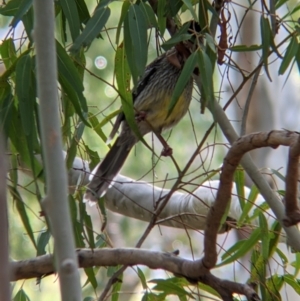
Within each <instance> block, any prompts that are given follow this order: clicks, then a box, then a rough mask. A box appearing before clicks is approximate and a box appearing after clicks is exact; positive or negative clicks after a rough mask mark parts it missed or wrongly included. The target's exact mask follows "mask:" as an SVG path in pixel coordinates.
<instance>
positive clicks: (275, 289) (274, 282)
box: [265, 274, 284, 301]
mask: <svg viewBox="0 0 300 301" xmlns="http://www.w3.org/2000/svg"><path fill="white" fill-rule="evenodd" d="M283 283H284V279H283V277H282V276H278V275H277V274H274V275H272V277H269V278H268V279H267V281H266V282H265V285H266V293H267V294H266V299H265V300H267V301H269V300H270V301H273V300H276V301H281V300H282V299H281V294H280V290H281V288H282V285H283Z"/></svg>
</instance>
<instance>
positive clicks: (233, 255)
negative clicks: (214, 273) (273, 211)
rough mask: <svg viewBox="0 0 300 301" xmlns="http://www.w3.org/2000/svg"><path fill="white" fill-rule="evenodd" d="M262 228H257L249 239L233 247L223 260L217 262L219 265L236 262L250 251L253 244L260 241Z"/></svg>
mask: <svg viewBox="0 0 300 301" xmlns="http://www.w3.org/2000/svg"><path fill="white" fill-rule="evenodd" d="M260 236H261V234H260V229H259V228H258V229H255V230H254V231H253V232H252V233H251V236H250V237H249V238H248V239H247V240H242V241H239V242H237V243H236V244H235V245H234V246H233V247H231V248H230V249H229V250H228V251H227V252H226V253H225V254H224V255H223V256H222V260H223V261H222V262H220V263H219V264H217V265H216V266H217V267H220V266H223V265H226V264H229V263H231V262H234V261H235V260H237V259H239V258H240V257H241V256H243V255H245V254H246V253H248V252H249V251H250V250H251V249H252V248H253V246H254V245H255V244H256V243H257V242H258V241H259V239H260Z"/></svg>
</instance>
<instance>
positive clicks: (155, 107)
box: [85, 48, 193, 201]
mask: <svg viewBox="0 0 300 301" xmlns="http://www.w3.org/2000/svg"><path fill="white" fill-rule="evenodd" d="M176 51H177V50H176V49H175V48H172V49H171V50H169V51H167V52H166V53H164V54H162V55H161V56H159V57H158V58H157V59H155V60H154V61H153V62H152V63H150V64H149V65H148V66H147V67H146V70H145V74H144V76H143V77H142V78H141V80H140V81H139V83H138V85H137V87H136V89H135V90H134V91H133V94H132V95H133V101H134V107H135V109H136V110H137V112H142V113H143V114H145V120H146V121H145V120H141V121H138V122H137V125H138V128H139V131H140V133H141V135H142V136H143V135H146V134H147V133H149V132H151V131H152V129H153V130H154V131H155V132H158V133H160V132H162V131H163V130H165V129H169V128H171V127H173V126H174V125H176V124H177V123H178V122H179V121H180V119H181V118H182V117H183V116H184V115H185V114H186V112H187V111H188V108H189V105H190V101H191V99H192V90H193V79H192V77H191V78H190V79H189V81H188V83H187V85H186V87H185V89H184V91H183V93H182V95H181V96H180V97H179V99H178V101H177V104H176V106H175V107H174V109H173V111H172V112H171V114H170V115H169V116H168V109H169V104H170V101H171V97H172V94H173V91H174V88H175V85H176V82H177V80H178V78H179V76H180V74H181V70H182V69H181V68H178V67H177V66H175V65H174V64H172V63H171V61H170V59H169V58H170V56H172V55H174V54H175V55H176ZM149 123H150V124H151V126H149ZM120 125H121V133H120V135H119V137H118V138H117V140H116V141H115V143H114V144H113V146H112V147H111V149H110V150H109V152H108V154H107V155H106V157H105V158H104V159H103V160H102V162H101V163H100V164H99V165H98V166H97V167H96V168H95V170H94V171H93V174H94V176H93V179H92V180H91V182H90V183H89V184H88V186H87V188H88V189H87V191H86V194H85V199H86V200H89V201H96V200H97V199H98V197H101V196H103V195H104V194H105V192H106V191H107V189H108V187H109V185H110V183H111V181H112V180H113V178H114V177H115V176H116V175H117V174H118V173H119V171H120V169H121V167H122V165H123V163H124V162H125V160H126V158H127V156H128V154H129V152H130V150H131V148H132V147H133V146H134V145H135V143H137V142H138V140H139V139H138V138H137V137H136V135H135V134H134V132H133V131H132V130H131V129H130V127H129V125H128V124H127V122H126V120H125V117H124V114H123V113H121V114H120V115H119V116H118V117H117V120H116V124H115V126H114V127H113V130H112V134H111V136H114V134H115V133H116V132H117V130H118V129H119V127H120Z"/></svg>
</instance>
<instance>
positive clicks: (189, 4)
mask: <svg viewBox="0 0 300 301" xmlns="http://www.w3.org/2000/svg"><path fill="white" fill-rule="evenodd" d="M182 2H183V3H184V4H185V5H186V7H187V8H188V10H189V11H190V13H191V14H192V16H193V19H194V20H195V21H196V20H198V17H197V15H196V12H195V10H194V8H193V3H192V2H191V0H182Z"/></svg>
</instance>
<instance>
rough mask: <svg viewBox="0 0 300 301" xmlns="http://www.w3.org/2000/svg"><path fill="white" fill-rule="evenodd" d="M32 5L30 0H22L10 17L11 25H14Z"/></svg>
mask: <svg viewBox="0 0 300 301" xmlns="http://www.w3.org/2000/svg"><path fill="white" fill-rule="evenodd" d="M31 6H32V0H23V1H21V2H20V6H19V7H18V9H17V11H16V13H15V14H14V18H13V19H12V21H11V23H10V25H11V26H12V27H16V26H17V24H18V23H19V21H20V20H21V19H22V17H23V16H24V15H25V14H26V13H27V11H28V10H29V8H30V7H31Z"/></svg>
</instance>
